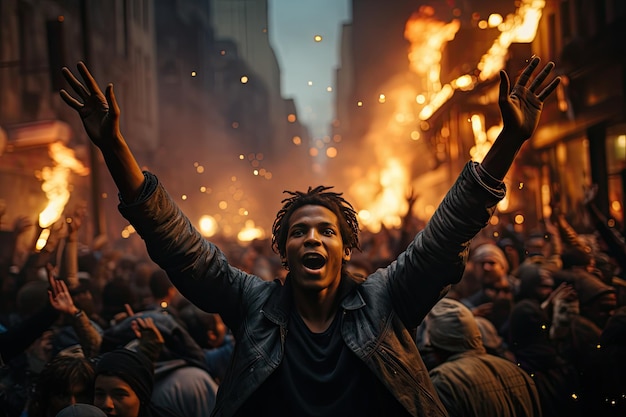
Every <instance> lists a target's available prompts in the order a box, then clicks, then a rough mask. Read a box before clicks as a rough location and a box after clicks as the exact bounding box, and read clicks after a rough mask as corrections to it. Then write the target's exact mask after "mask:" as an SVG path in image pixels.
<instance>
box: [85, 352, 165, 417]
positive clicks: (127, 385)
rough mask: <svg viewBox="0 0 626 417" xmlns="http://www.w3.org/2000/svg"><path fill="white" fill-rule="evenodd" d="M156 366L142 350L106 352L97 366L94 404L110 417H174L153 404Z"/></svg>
mask: <svg viewBox="0 0 626 417" xmlns="http://www.w3.org/2000/svg"><path fill="white" fill-rule="evenodd" d="M153 389H154V365H153V363H152V362H151V361H150V359H149V358H148V357H147V356H145V355H144V354H143V353H141V352H139V351H132V350H129V349H125V348H119V349H115V350H112V351H109V352H106V353H104V354H103V355H102V356H101V357H100V359H99V360H98V362H97V364H96V372H95V382H94V400H93V404H94V405H95V406H96V407H98V408H100V409H101V410H102V411H104V412H105V413H106V414H107V415H109V416H113V415H115V416H117V417H174V416H176V414H175V413H174V412H172V411H171V410H168V409H165V408H162V407H157V406H155V405H154V404H153V403H152V399H151V397H152V391H153Z"/></svg>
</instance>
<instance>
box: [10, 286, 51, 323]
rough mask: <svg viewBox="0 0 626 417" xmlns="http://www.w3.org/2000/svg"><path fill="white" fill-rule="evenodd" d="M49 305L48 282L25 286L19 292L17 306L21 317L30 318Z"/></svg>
mask: <svg viewBox="0 0 626 417" xmlns="http://www.w3.org/2000/svg"><path fill="white" fill-rule="evenodd" d="M47 303H48V281H47V277H46V281H43V280H37V281H30V282H27V283H26V284H24V285H23V286H22V287H21V288H20V289H19V290H18V292H17V299H16V306H17V312H18V314H19V315H20V316H21V317H29V316H31V315H33V314H34V313H35V312H37V311H39V310H41V309H42V308H43V307H44V306H45V305H46V304H47Z"/></svg>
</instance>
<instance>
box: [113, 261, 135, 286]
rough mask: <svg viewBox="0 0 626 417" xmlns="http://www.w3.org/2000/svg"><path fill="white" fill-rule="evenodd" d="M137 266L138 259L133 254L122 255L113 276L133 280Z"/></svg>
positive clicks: (128, 280)
mask: <svg viewBox="0 0 626 417" xmlns="http://www.w3.org/2000/svg"><path fill="white" fill-rule="evenodd" d="M136 267H137V259H136V258H135V257H134V256H131V255H122V256H121V257H120V258H119V259H118V260H117V262H116V263H115V267H114V268H113V278H122V279H124V280H125V281H127V282H130V281H131V280H132V277H133V275H134V274H135V269H136Z"/></svg>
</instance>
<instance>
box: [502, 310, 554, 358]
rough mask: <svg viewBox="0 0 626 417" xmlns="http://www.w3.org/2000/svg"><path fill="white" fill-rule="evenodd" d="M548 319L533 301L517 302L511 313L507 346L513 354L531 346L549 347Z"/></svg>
mask: <svg viewBox="0 0 626 417" xmlns="http://www.w3.org/2000/svg"><path fill="white" fill-rule="evenodd" d="M549 331H550V319H549V318H548V316H547V314H546V312H545V311H544V310H543V309H542V308H541V306H540V304H539V303H537V302H536V301H535V300H531V299H524V300H521V301H519V302H518V303H516V304H515V306H514V307H513V310H512V311H511V318H510V321H509V346H510V347H511V350H512V351H513V352H515V351H516V350H518V349H523V348H526V347H528V346H532V345H550V336H549Z"/></svg>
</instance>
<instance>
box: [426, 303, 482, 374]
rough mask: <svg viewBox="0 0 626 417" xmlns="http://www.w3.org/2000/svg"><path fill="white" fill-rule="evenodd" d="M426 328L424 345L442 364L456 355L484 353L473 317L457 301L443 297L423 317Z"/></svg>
mask: <svg viewBox="0 0 626 417" xmlns="http://www.w3.org/2000/svg"><path fill="white" fill-rule="evenodd" d="M425 325H426V334H425V344H426V345H428V346H431V347H432V348H433V350H434V351H435V352H436V353H437V355H438V357H439V360H440V361H441V362H444V361H445V360H446V359H447V358H448V357H449V356H451V355H454V354H457V353H462V352H468V351H476V352H478V353H486V350H485V347H484V345H483V340H482V336H481V334H480V330H479V328H478V324H476V319H475V318H474V315H473V314H472V312H471V311H470V310H469V309H468V308H467V307H466V306H465V305H463V304H462V303H461V302H459V301H457V300H453V299H451V298H447V297H444V298H442V299H441V300H440V301H439V302H438V303H437V304H435V306H434V307H433V308H432V310H430V312H429V313H428V315H427V316H426V319H425Z"/></svg>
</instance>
